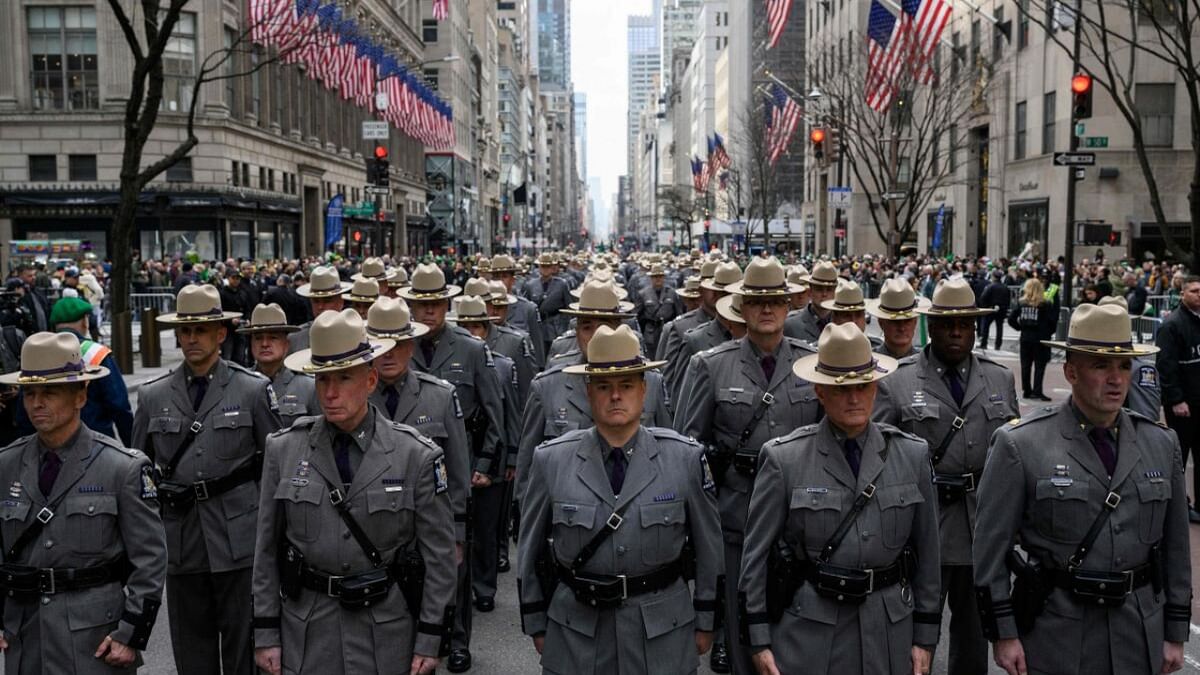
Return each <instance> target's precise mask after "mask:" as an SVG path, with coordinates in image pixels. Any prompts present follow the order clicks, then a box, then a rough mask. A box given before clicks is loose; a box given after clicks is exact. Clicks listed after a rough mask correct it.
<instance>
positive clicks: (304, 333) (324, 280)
mask: <svg viewBox="0 0 1200 675" xmlns="http://www.w3.org/2000/svg"><path fill="white" fill-rule="evenodd" d="M352 285H353V284H351V283H350V282H348V281H342V280H341V277H339V276H338V273H337V270H336V269H334V267H333V266H327V265H322V266H319V267H314V268H313V271H312V274H311V275H310V276H309V278H308V283H307V284H301V286H300V287H299V288H297V289H296V295H299V296H300V297H302V298H308V301H309V303H310V304H311V305H312V316H313V318H314V319H315V318H317V317H318V316H321V314H322V313H324V312H329V311H333V312H340V311H342V307H343V306H344V304H345V300H343V299H342V294H343V293H345V292H346V291H348V290H350V287H351V286H352ZM311 327H312V321H309V322H308V323H306V324H304V325H302V326H300V330H298V331H296V332H295V333H292V334H291V335H289V336H288V351H289V352H290V353H295V352H298V351H300V350H301V349H308V329H309V328H311Z"/></svg>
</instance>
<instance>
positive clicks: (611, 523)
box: [604, 511, 625, 532]
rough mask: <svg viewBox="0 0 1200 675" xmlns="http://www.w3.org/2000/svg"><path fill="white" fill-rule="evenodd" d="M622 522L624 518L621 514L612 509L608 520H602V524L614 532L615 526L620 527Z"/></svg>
mask: <svg viewBox="0 0 1200 675" xmlns="http://www.w3.org/2000/svg"><path fill="white" fill-rule="evenodd" d="M623 522H625V519H624V518H622V517H621V514H619V513H617V512H616V511H613V514H612V515H611V516H609V517H608V520H606V521H604V526H605V527H607V528H608V529H610V530H612V531H613V532H616V531H617V528H619V527H621V523H623Z"/></svg>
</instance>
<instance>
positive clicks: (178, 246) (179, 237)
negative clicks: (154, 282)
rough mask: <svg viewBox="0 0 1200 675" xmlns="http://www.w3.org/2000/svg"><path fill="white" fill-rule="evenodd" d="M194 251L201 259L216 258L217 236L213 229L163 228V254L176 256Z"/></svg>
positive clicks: (171, 256)
mask: <svg viewBox="0 0 1200 675" xmlns="http://www.w3.org/2000/svg"><path fill="white" fill-rule="evenodd" d="M192 252H194V253H195V254H196V255H198V256H199V257H200V259H201V260H215V259H216V257H217V238H216V236H214V233H213V231H212V230H163V255H165V256H167V257H170V258H174V257H183V256H185V255H187V254H188V253H192Z"/></svg>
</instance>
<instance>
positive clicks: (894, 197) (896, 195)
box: [883, 192, 908, 202]
mask: <svg viewBox="0 0 1200 675" xmlns="http://www.w3.org/2000/svg"><path fill="white" fill-rule="evenodd" d="M907 196H908V194H906V193H904V192H885V193H883V198H884V199H886V200H888V201H889V202H890V201H899V200H901V199H904V198H905V197H907Z"/></svg>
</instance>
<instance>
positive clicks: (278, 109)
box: [271, 61, 287, 132]
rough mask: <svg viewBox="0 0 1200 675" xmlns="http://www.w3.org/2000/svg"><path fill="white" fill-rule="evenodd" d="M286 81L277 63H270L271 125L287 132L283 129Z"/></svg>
mask: <svg viewBox="0 0 1200 675" xmlns="http://www.w3.org/2000/svg"><path fill="white" fill-rule="evenodd" d="M286 87H287V80H286V79H284V77H283V68H282V67H281V66H280V65H279V62H278V61H275V62H272V63H271V124H273V125H275V126H277V127H279V128H280V129H281V130H283V131H285V132H286V131H287V129H285V128H284V127H283V122H284V119H283V105H284V99H286V98H287V92H286V91H285V89H286Z"/></svg>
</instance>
